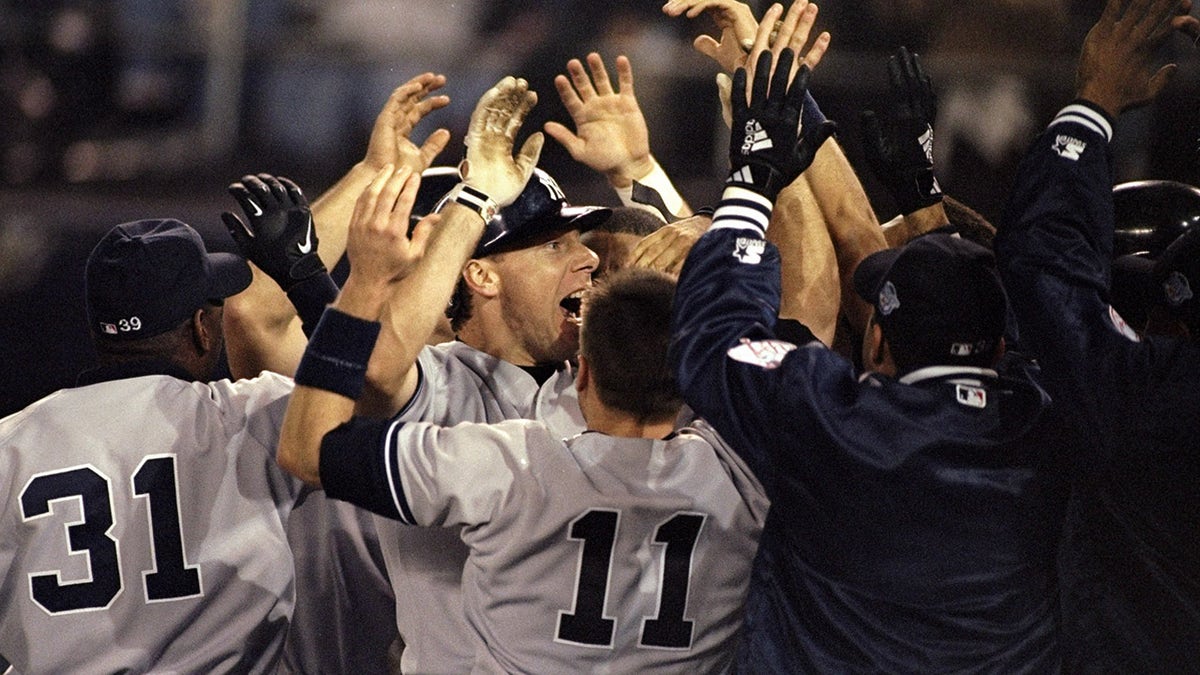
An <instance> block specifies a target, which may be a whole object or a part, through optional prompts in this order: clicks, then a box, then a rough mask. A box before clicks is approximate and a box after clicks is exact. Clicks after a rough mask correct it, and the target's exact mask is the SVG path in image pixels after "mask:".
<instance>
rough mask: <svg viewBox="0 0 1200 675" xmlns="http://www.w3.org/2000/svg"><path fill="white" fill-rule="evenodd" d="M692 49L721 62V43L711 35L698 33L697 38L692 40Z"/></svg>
mask: <svg viewBox="0 0 1200 675" xmlns="http://www.w3.org/2000/svg"><path fill="white" fill-rule="evenodd" d="M692 49H695V50H696V51H698V52H700V53H701V54H703V55H705V56H707V57H708V58H710V59H712V60H714V61H716V62H718V63H720V61H721V59H720V58H719V55H720V53H721V43H719V42H717V41H716V40H715V39H713V37H712V36H711V35H698V36H696V39H695V40H692Z"/></svg>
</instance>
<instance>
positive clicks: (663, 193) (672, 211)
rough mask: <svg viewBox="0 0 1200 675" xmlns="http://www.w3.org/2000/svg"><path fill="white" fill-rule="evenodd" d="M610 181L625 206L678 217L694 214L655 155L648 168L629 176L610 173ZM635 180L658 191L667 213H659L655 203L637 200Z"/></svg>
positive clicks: (651, 158)
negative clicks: (650, 203)
mask: <svg viewBox="0 0 1200 675" xmlns="http://www.w3.org/2000/svg"><path fill="white" fill-rule="evenodd" d="M608 181H609V184H610V185H611V186H612V188H613V190H615V191H616V193H617V197H619V198H620V199H621V203H622V204H624V205H625V206H632V207H634V208H640V209H646V210H649V211H651V212H653V213H654V214H655V215H664V216H665V215H671V216H675V217H676V218H686V217H688V216H691V215H692V208H691V207H690V206H688V203H687V202H686V201H684V199H683V196H682V195H680V194H679V191H678V190H677V189H676V188H675V184H674V183H673V182H671V177H670V176H668V175H667V172H666V171H664V170H663V168H662V166H661V165H659V163H658V161H657V160H656V159H654V157H650V158H649V165H648V168H644V170H639V171H636V172H633V173H631V174H630V175H628V176H626V175H621V176H619V177H617V178H614V177H613V176H612V175H610V176H609V177H608ZM634 181H637V182H638V183H640V184H642V185H644V186H646V187H648V188H651V189H653V190H654V191H655V192H657V193H658V195H659V197H660V198H661V199H662V205H663V206H664V207H666V210H667V214H659V209H658V208H655V207H654V205H648V204H645V203H643V202H639V201H636V199H635V197H636V195H634V192H633V182H634Z"/></svg>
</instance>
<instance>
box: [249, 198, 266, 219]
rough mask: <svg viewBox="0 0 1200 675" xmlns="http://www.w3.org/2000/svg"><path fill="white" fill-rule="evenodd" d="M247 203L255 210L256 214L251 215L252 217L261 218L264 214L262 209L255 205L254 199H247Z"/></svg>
mask: <svg viewBox="0 0 1200 675" xmlns="http://www.w3.org/2000/svg"><path fill="white" fill-rule="evenodd" d="M246 202H247V203H248V204H250V208H252V209H254V213H251V214H250V215H251V216H261V215H262V214H263V210H262V207H260V206H259V205H258V204H255V203H254V200H253V199H247V200H246Z"/></svg>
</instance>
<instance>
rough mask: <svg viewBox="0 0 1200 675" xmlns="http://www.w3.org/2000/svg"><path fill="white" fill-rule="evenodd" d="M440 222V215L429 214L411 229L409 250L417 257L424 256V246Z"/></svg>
mask: <svg viewBox="0 0 1200 675" xmlns="http://www.w3.org/2000/svg"><path fill="white" fill-rule="evenodd" d="M441 220H442V215H441V214H440V213H431V214H429V215H427V216H425V217H424V218H422V219H421V220H419V221H417V225H416V227H414V228H413V231H412V234H411V235H410V236H409V245H408V247H409V250H410V251H414V252H416V253H417V254H419V255H424V253H425V245H426V244H428V243H429V235H430V234H431V233H432V232H433V228H434V227H435V226H436V225H437V224H438V223H439V222H440V221H441Z"/></svg>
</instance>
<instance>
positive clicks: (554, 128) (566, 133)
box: [542, 122, 586, 157]
mask: <svg viewBox="0 0 1200 675" xmlns="http://www.w3.org/2000/svg"><path fill="white" fill-rule="evenodd" d="M542 128H543V129H545V131H546V133H548V134H550V138H553V139H554V140H556V141H558V144H559V145H561V146H563V148H565V149H566V151H567V152H568V153H570V155H571V157H575V156H576V155H578V154H579V153H580V152H582V151H583V149H584V146H585V145H586V143H585V142H584V141H583V139H582V138H580V137H578V136H576V135H575V133H574V132H572V131H571V130H570V129H568V128H566V127H565V126H563V125H561V124H559V123H558V122H546V123H545V124H544V125H542Z"/></svg>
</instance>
